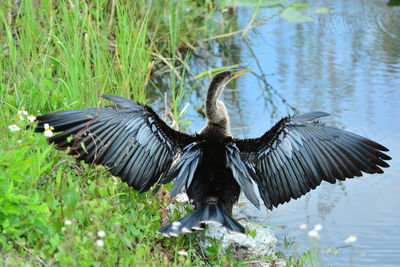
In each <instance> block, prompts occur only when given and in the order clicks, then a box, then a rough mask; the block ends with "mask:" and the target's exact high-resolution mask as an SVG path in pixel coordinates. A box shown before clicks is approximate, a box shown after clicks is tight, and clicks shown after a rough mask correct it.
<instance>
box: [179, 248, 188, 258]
mask: <svg viewBox="0 0 400 267" xmlns="http://www.w3.org/2000/svg"><path fill="white" fill-rule="evenodd" d="M178 254H179V255H181V256H187V255H188V253H187V251H186V250H184V249H182V250H179V251H178Z"/></svg>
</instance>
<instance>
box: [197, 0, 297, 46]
mask: <svg viewBox="0 0 400 267" xmlns="http://www.w3.org/2000/svg"><path fill="white" fill-rule="evenodd" d="M289 6H290V5H289ZM289 6H285V8H283V9H281V10H280V11H279V12H277V13H275V14H273V15H271V16H269V17H267V18H265V19H263V20H262V21H260V22H259V23H256V24H253V25H251V26H248V27H246V28H244V29H241V30H237V31H234V32H229V33H224V34H219V35H216V36H213V37H209V38H205V39H202V40H200V41H199V42H207V41H211V40H215V39H220V38H225V37H229V36H232V35H236V34H238V33H242V32H247V31H248V30H251V29H254V28H257V27H259V26H262V25H264V24H265V23H266V22H267V21H269V20H271V19H273V18H274V17H276V16H278V15H280V14H281V13H282V12H283V11H285V10H286V9H287V8H288V7H289Z"/></svg>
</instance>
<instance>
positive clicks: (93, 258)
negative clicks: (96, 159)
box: [0, 0, 281, 266]
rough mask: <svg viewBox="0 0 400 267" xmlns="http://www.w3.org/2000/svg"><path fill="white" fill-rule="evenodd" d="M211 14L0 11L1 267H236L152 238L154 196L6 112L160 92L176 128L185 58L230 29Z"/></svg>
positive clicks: (196, 4) (190, 5)
mask: <svg viewBox="0 0 400 267" xmlns="http://www.w3.org/2000/svg"><path fill="white" fill-rule="evenodd" d="M272 2H276V1H272ZM279 2H281V1H279ZM113 3H115V5H113ZM217 10H218V7H215V6H214V5H213V4H212V1H206V4H204V3H203V1H173V0H164V1H156V0H154V1H147V0H139V1H122V0H119V1H106V0H92V1H74V0H72V1H52V0H43V1H27V0H22V1H13V0H6V1H1V2H0V40H1V43H2V45H1V46H0V55H1V57H0V73H2V75H0V112H1V114H2V120H1V121H0V123H1V129H2V130H1V131H0V232H1V233H2V234H0V250H1V254H2V257H1V259H0V264H1V265H11V266H20V265H24V264H30V265H53V264H54V265H62V266H75V265H78V264H79V265H83V266H89V265H90V266H92V265H93V266H99V265H106V266H114V265H117V264H118V265H122V266H128V265H131V266H140V265H154V266H158V265H180V266H186V265H194V266H198V265H205V264H215V265H216V266H218V265H219V266H226V265H233V266H239V265H242V263H240V262H239V263H238V262H236V261H235V260H234V257H233V256H232V255H231V254H230V253H227V254H226V255H224V256H223V257H217V255H218V252H219V249H220V247H219V245H218V244H217V243H215V244H214V245H213V246H212V248H210V249H208V250H207V251H206V252H205V254H206V255H201V253H200V252H198V244H197V240H196V238H195V236H194V235H187V236H184V237H179V238H175V239H166V238H164V237H163V236H160V235H158V234H157V233H156V231H157V230H158V229H159V227H160V226H161V225H160V224H161V223H162V222H164V221H170V220H171V219H172V218H165V216H166V215H165V214H166V212H165V210H166V207H167V205H169V204H171V202H170V201H169V200H168V197H167V196H166V195H163V194H158V195H156V196H152V195H150V194H138V192H136V191H134V190H132V189H130V188H128V187H127V186H126V185H125V184H124V183H121V182H119V181H118V180H117V179H116V178H113V177H111V176H110V174H109V173H107V172H106V170H105V169H104V168H103V167H96V166H87V165H80V164H79V163H77V162H75V161H74V160H73V158H71V157H70V156H66V155H65V153H64V151H61V152H60V151H56V150H55V149H53V148H52V147H51V146H49V145H47V144H46V142H45V137H44V136H43V135H42V134H39V133H34V132H33V127H34V124H33V125H31V123H29V122H28V120H27V116H26V115H24V114H23V113H21V112H20V113H19V114H18V111H22V110H23V109H22V108H23V107H26V110H27V111H29V113H28V115H29V114H34V115H38V114H40V113H46V112H50V111H51V112H53V111H57V110H63V109H73V108H82V107H87V106H97V105H99V95H101V94H109V93H113V94H117V95H122V96H125V97H129V98H132V99H135V100H137V101H140V102H148V101H151V100H152V99H154V98H155V97H156V96H160V95H161V96H164V94H165V95H167V99H168V100H167V106H168V109H169V110H170V111H169V112H170V115H171V116H170V117H171V120H173V121H174V127H178V126H182V125H181V124H180V119H181V116H182V115H183V114H182V112H181V108H182V107H183V104H184V102H185V101H187V100H186V99H187V96H188V94H189V93H190V90H191V87H192V86H191V85H190V83H189V85H185V83H187V82H188V81H189V80H190V79H189V78H188V72H187V70H186V68H185V62H186V61H187V60H188V58H189V56H190V53H189V52H187V51H189V50H190V49H189V48H191V47H193V45H194V44H195V43H196V41H197V40H199V39H201V38H207V37H210V36H214V35H216V34H219V33H220V32H221V29H222V28H223V29H225V28H226V29H227V30H229V29H230V28H229V27H225V26H226V25H229V23H230V21H224V25H222V26H221V25H219V24H218V23H214V18H213V17H212V15H213V14H214V13H215V12H217ZM225 24H226V25H225ZM205 25H206V26H207V27H206V26H205ZM232 67H237V66H232ZM211 72H213V71H211ZM200 76H204V74H200V75H199V77H200ZM153 77H161V78H162V79H163V81H166V83H165V84H167V86H165V87H161V86H157V83H156V82H155V79H154V80H153ZM13 124H16V126H17V127H18V128H19V129H20V130H19V131H11V130H10V129H8V126H10V125H13ZM30 125H31V126H30ZM181 215H182V214H179V212H178V209H176V211H175V216H176V217H180V216H181ZM99 231H104V232H105V236H100V235H99V234H98V233H99ZM251 234H252V235H256V233H255V232H254V233H251ZM181 249H186V251H187V252H188V256H182V255H179V254H178V252H179V251H180V250H181Z"/></svg>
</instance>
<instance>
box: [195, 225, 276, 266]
mask: <svg viewBox="0 0 400 267" xmlns="http://www.w3.org/2000/svg"><path fill="white" fill-rule="evenodd" d="M242 224H243V226H245V227H248V228H249V229H250V230H256V235H255V237H254V238H253V237H252V236H251V235H245V234H241V233H233V234H230V233H229V232H228V231H227V230H226V229H225V227H223V226H221V225H218V224H208V225H207V229H206V230H205V231H204V232H203V235H204V236H203V237H202V238H201V241H200V247H201V248H202V250H203V251H204V250H206V249H207V248H208V247H210V246H212V244H211V243H210V242H209V241H208V240H207V238H206V237H211V238H213V239H215V240H221V248H220V253H221V254H224V253H225V252H226V250H227V248H228V247H229V246H232V248H233V250H232V251H233V252H234V255H235V256H236V257H237V258H239V259H259V258H260V257H262V256H268V255H273V254H274V252H275V247H276V243H277V239H276V237H275V234H274V232H272V230H271V229H270V228H268V227H263V226H260V225H254V224H250V223H242ZM263 266H264V265H263ZM267 266H268V265H267Z"/></svg>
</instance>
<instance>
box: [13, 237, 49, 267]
mask: <svg viewBox="0 0 400 267" xmlns="http://www.w3.org/2000/svg"><path fill="white" fill-rule="evenodd" d="M14 242H15V243H16V244H17V245H18V246H20V247H21V248H23V249H24V250H25V251H27V252H28V253H29V254H30V255H31V256H32V257H33V258H35V259H36V260H37V261H38V262H40V264H42V265H43V266H49V265H48V264H46V263H45V262H44V261H43V260H42V259H41V258H39V257H38V256H36V255H34V254H33V253H32V251H31V250H30V249H29V248H27V247H25V246H23V245H22V244H21V243H20V242H18V241H16V240H15V241H14Z"/></svg>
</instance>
